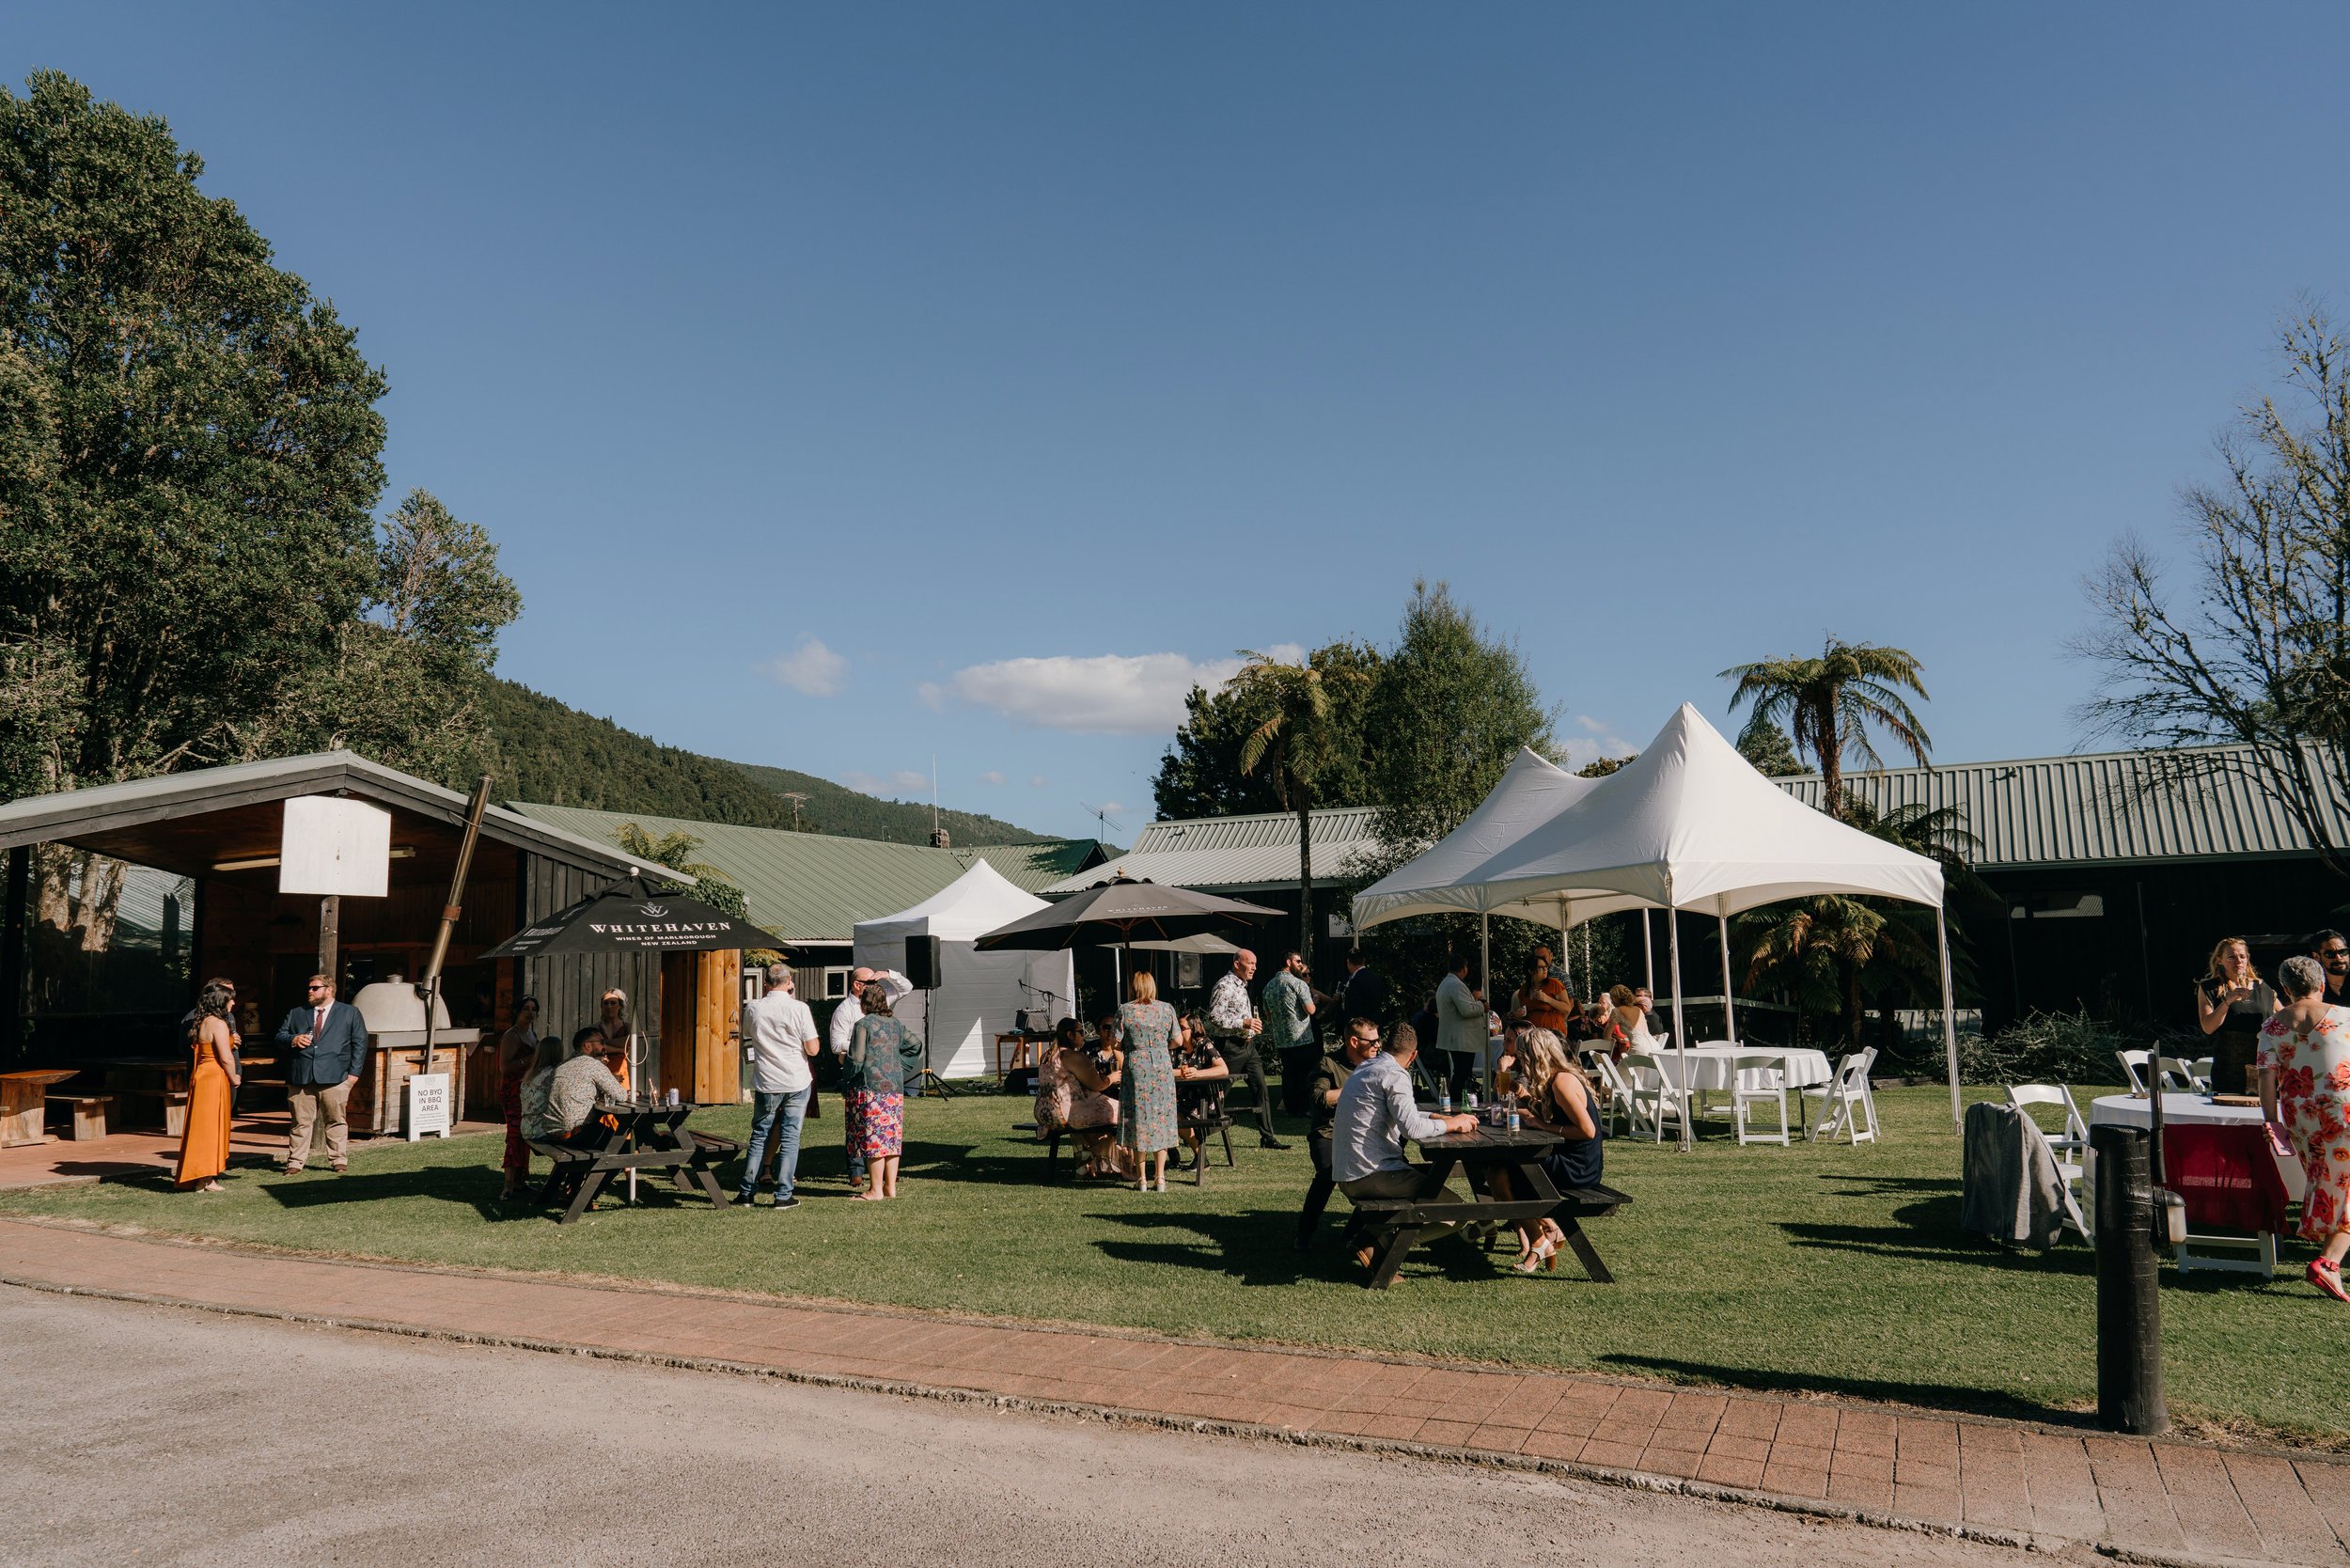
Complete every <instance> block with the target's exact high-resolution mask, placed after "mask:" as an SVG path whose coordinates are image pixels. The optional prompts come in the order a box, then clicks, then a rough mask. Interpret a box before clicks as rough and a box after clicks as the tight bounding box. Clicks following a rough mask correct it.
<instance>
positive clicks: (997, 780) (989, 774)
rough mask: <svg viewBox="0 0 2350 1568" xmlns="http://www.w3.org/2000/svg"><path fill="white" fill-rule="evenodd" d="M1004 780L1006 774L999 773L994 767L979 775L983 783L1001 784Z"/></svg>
mask: <svg viewBox="0 0 2350 1568" xmlns="http://www.w3.org/2000/svg"><path fill="white" fill-rule="evenodd" d="M1003 781H1004V776H1003V775H1002V774H1000V773H997V772H996V771H995V769H994V768H990V769H988V770H987V771H986V772H985V773H983V774H981V775H979V782H980V783H982V784H1001V783H1002V782H1003Z"/></svg>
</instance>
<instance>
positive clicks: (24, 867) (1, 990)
mask: <svg viewBox="0 0 2350 1568" xmlns="http://www.w3.org/2000/svg"><path fill="white" fill-rule="evenodd" d="M32 885H33V846H32V845H30V844H19V845H17V846H16V848H14V849H12V850H10V851H8V884H7V886H6V889H5V890H0V1028H6V1029H7V1030H8V1033H7V1034H6V1035H4V1036H0V1063H7V1064H8V1065H10V1066H13V1065H14V1064H15V1063H16V1061H17V1059H18V1057H19V1055H20V1054H21V1053H22V1052H23V1051H24V1037H25V1035H26V1033H27V1032H28V1031H27V1030H26V1029H25V1027H24V901H25V900H26V899H27V898H28V897H30V896H31V893H32Z"/></svg>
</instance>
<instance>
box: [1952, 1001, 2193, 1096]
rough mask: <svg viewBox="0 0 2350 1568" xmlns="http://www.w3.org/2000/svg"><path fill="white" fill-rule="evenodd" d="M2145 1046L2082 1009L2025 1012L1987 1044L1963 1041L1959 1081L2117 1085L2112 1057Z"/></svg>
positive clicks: (1976, 1038) (1979, 1039)
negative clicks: (2119, 1052)
mask: <svg viewBox="0 0 2350 1568" xmlns="http://www.w3.org/2000/svg"><path fill="white" fill-rule="evenodd" d="M2147 1043H2149V1042H2146V1041H2144V1040H2138V1039H2133V1038H2131V1037H2130V1036H2127V1035H2125V1034H2123V1031H2122V1030H2121V1029H2120V1028H2119V1027H2116V1026H2115V1025H2113V1024H2110V1023H2108V1022H2107V1021H2106V1020H2105V1019H2103V1018H2092V1017H2091V1016H2090V1014H2089V1011H2088V1009H2086V1008H2083V1009H2081V1010H2079V1011H2075V1012H2030V1013H2027V1014H2025V1015H2024V1016H2023V1017H2022V1018H2019V1019H2017V1020H2016V1021H2015V1022H2014V1023H2013V1024H2010V1025H2008V1026H2007V1027H2005V1028H2003V1029H2001V1030H1999V1031H1998V1033H1997V1034H1995V1035H1991V1036H1989V1037H1987V1038H1986V1037H1983V1036H1980V1035H1978V1036H1974V1037H1971V1038H1970V1037H1967V1036H1964V1035H1962V1036H1961V1037H1960V1038H1959V1042H1958V1075H1959V1078H1960V1079H1961V1081H1963V1082H1966V1083H1970V1084H2022V1083H2059V1084H2069V1083H2091V1084H2109V1083H2118V1082H2120V1081H2121V1078H2122V1064H2121V1063H2120V1062H2119V1061H2117V1060H2115V1059H2114V1055H2113V1053H2114V1052H2116V1051H2120V1050H2126V1049H2133V1048H2136V1047H2138V1046H2141V1045H2145V1044H2147Z"/></svg>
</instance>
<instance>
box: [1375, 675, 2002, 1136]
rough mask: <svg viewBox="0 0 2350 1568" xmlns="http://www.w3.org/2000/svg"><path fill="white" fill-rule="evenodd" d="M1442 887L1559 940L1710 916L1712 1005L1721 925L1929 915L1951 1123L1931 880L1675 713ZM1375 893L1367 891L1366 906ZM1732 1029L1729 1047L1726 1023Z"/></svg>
mask: <svg viewBox="0 0 2350 1568" xmlns="http://www.w3.org/2000/svg"><path fill="white" fill-rule="evenodd" d="M1496 793H1497V792H1496ZM1432 853H1433V852H1432ZM1415 864H1417V862H1416V863H1415ZM1404 869H1405V870H1410V868H1409V867H1406V868H1404ZM1454 880H1455V883H1456V886H1459V887H1460V888H1461V889H1462V891H1461V893H1460V895H1459V897H1460V899H1461V902H1458V903H1456V904H1455V905H1454V906H1453V907H1455V908H1461V909H1471V908H1473V909H1477V910H1478V911H1479V912H1480V913H1481V914H1484V915H1487V916H1492V915H1512V916H1516V917H1520V918H1523V919H1531V920H1540V921H1542V922H1543V923H1545V924H1554V925H1559V926H1561V927H1565V926H1568V925H1571V924H1577V923H1580V922H1581V921H1584V920H1588V919H1590V918H1592V917H1595V916H1599V915H1605V914H1609V913H1612V912H1614V911H1616V910H1622V909H1642V908H1648V909H1676V910H1694V911H1701V912H1704V913H1708V914H1711V915H1713V916H1715V917H1716V920H1717V921H1718V923H1719V927H1720V931H1721V943H1722V969H1723V980H1724V985H1723V993H1724V997H1725V1005H1727V998H1728V996H1729V993H1730V990H1731V986H1730V984H1729V980H1730V974H1729V970H1730V935H1729V917H1731V915H1734V914H1737V913H1739V912H1740V911H1742V910H1747V909H1752V908H1755V907H1757V906H1759V905H1762V904H1766V903H1777V902H1780V901H1782V900H1786V899H1798V898H1810V897H1815V896H1818V895H1821V894H1829V893H1845V894H1873V895H1876V896H1879V897H1883V898H1892V899H1901V900H1904V901H1905V902H1911V903H1922V904H1930V905H1932V906H1933V907H1934V909H1935V928H1936V933H1937V937H1938V940H1939V944H1940V949H1941V971H1942V1017H1943V1043H1944V1048H1945V1051H1946V1054H1947V1055H1948V1057H1949V1061H1950V1075H1951V1114H1952V1115H1953V1116H1956V1115H1957V1114H1958V1038H1957V1031H1956V1028H1955V1027H1954V1025H1953V1024H1952V1021H1951V960H1950V940H1949V935H1948V932H1947V928H1946V927H1945V926H1944V924H1943V921H1942V917H1941V908H1942V868H1941V867H1940V866H1939V865H1938V864H1936V863H1935V861H1934V860H1932V859H1930V858H1928V857H1927V856H1925V855H1916V854H1913V853H1911V852H1910V851H1908V850H1905V849H1903V848H1902V847H1901V846H1900V845H1898V844H1892V843H1888V842H1887V841H1886V840H1884V839H1879V838H1876V837H1874V836H1873V835H1871V834H1867V833H1863V832H1861V831H1860V830H1859V829H1857V828H1855V827H1851V826H1847V825H1846V824H1845V823H1840V822H1837V821H1836V820H1835V819H1833V818H1831V817H1829V816H1827V815H1826V814H1825V812H1821V811H1817V810H1814V809H1813V808H1810V807H1809V806H1806V805H1804V804H1803V803H1802V802H1801V801H1799V800H1797V799H1795V798H1794V796H1793V795H1790V794H1789V793H1787V792H1785V791H1784V790H1781V789H1780V788H1779V787H1778V785H1776V784H1773V783H1772V782H1771V781H1770V780H1769V779H1768V778H1766V777H1764V776H1763V774H1762V773H1761V772H1759V771H1758V770H1757V769H1756V768H1755V767H1754V765H1753V764H1752V763H1750V762H1748V761H1747V760H1746V759H1745V758H1744V757H1741V756H1740V755H1739V754H1738V750H1737V748H1736V747H1735V746H1732V745H1731V744H1730V743H1729V742H1728V741H1726V740H1724V739H1723V738H1722V736H1721V734H1720V732H1719V731H1717V730H1716V729H1714V727H1713V726H1712V725H1710V724H1708V723H1706V722H1705V720H1704V718H1703V717H1702V716H1701V715H1700V713H1698V711H1697V710H1696V709H1695V708H1693V707H1691V706H1689V705H1688V704H1687V703H1685V702H1684V703H1683V704H1682V705H1681V708H1680V709H1679V711H1677V712H1676V713H1674V714H1673V715H1672V717H1671V718H1670V719H1669V720H1667V721H1666V724H1665V727H1664V729H1661V730H1659V731H1657V735H1656V738H1655V739H1654V740H1653V741H1652V742H1650V743H1649V745H1647V747H1646V748H1644V749H1643V750H1642V751H1641V752H1640V754H1639V756H1638V757H1637V758H1636V759H1635V760H1632V761H1631V762H1629V763H1626V764H1625V765H1624V766H1623V767H1622V769H1620V770H1618V771H1617V772H1616V773H1614V774H1612V775H1610V776H1607V777H1606V778H1604V779H1601V780H1598V781H1597V783H1596V786H1595V787H1594V788H1592V789H1590V790H1588V791H1586V792H1583V793H1581V794H1579V795H1578V796H1576V797H1575V799H1574V800H1572V801H1570V802H1569V803H1568V804H1566V805H1565V806H1563V807H1561V808H1559V809H1558V810H1556V811H1555V812H1553V813H1552V814H1551V815H1550V816H1549V817H1548V818H1547V819H1545V820H1544V821H1543V822H1542V823H1538V824H1536V825H1534V826H1532V827H1530V828H1528V830H1527V831H1525V832H1523V833H1521V834H1519V835H1518V836H1517V837H1516V838H1514V839H1512V841H1511V842H1510V843H1509V844H1507V845H1505V846H1504V847H1503V848H1502V849H1501V850H1499V851H1498V852H1497V853H1496V854H1494V855H1490V856H1488V857H1487V858H1485V859H1484V860H1482V861H1481V862H1479V863H1478V864H1476V865H1474V866H1471V867H1466V868H1464V869H1463V870H1460V871H1459V873H1458V874H1457V875H1456V877H1455V879H1454ZM1376 890H1377V886H1376V885H1374V886H1373V887H1372V888H1371V889H1366V895H1368V894H1369V893H1371V892H1375V891H1376ZM1391 918H1394V915H1392V914H1389V913H1387V912H1384V911H1381V912H1375V913H1374V914H1373V915H1372V916H1371V918H1370V919H1367V918H1366V917H1365V915H1364V912H1363V910H1362V908H1361V905H1360V903H1359V902H1358V903H1357V905H1356V914H1355V924H1356V925H1357V926H1361V925H1366V924H1371V923H1373V921H1374V920H1376V919H1391ZM1680 949H1681V944H1680V940H1679V934H1678V927H1677V926H1676V927H1675V928H1674V937H1673V942H1672V971H1673V988H1672V989H1673V1033H1674V1037H1675V1039H1676V1040H1677V1041H1678V1042H1680V1043H1682V1044H1683V1045H1684V1046H1685V1045H1686V1044H1687V1042H1688V1032H1687V1029H1686V1027H1685V1026H1684V1021H1683V1019H1682V1016H1681V953H1680ZM1731 1030H1732V1033H1733V1034H1734V1032H1735V1020H1734V1018H1733V1019H1732V1020H1731Z"/></svg>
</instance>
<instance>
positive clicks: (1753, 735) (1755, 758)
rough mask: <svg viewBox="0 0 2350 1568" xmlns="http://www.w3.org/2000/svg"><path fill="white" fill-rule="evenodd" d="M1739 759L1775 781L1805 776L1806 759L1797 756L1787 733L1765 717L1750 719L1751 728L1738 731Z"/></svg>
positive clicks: (1759, 715) (1748, 722)
mask: <svg viewBox="0 0 2350 1568" xmlns="http://www.w3.org/2000/svg"><path fill="white" fill-rule="evenodd" d="M1738 755H1739V756H1741V757H1743V758H1745V759H1746V760H1747V761H1749V762H1752V763H1753V764H1754V766H1755V769H1756V771H1757V772H1760V773H1763V774H1764V775H1766V776H1770V777H1772V778H1784V777H1786V776H1789V775H1790V774H1798V773H1801V772H1803V759H1802V758H1800V757H1798V756H1796V755H1795V745H1794V742H1793V741H1790V740H1789V739H1788V738H1787V731H1786V730H1784V729H1780V728H1779V727H1778V725H1777V724H1774V723H1773V722H1772V721H1771V720H1769V719H1767V718H1765V717H1764V716H1763V715H1762V714H1761V713H1756V714H1755V715H1754V716H1753V717H1752V718H1749V719H1747V727H1746V728H1745V729H1741V730H1739V731H1738Z"/></svg>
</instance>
